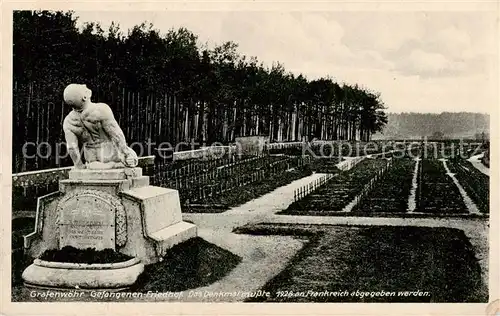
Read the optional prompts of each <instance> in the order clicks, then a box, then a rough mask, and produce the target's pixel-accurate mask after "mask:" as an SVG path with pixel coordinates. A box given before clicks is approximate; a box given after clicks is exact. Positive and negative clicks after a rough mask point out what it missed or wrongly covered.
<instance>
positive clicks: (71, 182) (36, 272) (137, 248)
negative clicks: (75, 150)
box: [23, 168, 197, 288]
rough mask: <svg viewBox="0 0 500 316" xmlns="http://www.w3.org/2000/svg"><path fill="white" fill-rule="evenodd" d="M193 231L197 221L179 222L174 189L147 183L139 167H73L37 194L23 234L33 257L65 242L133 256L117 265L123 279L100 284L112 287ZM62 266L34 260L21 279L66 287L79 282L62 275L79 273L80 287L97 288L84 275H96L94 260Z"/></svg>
mask: <svg viewBox="0 0 500 316" xmlns="http://www.w3.org/2000/svg"><path fill="white" fill-rule="evenodd" d="M196 235H197V230H196V226H194V225H193V224H190V223H187V222H183V221H182V214H181V206H180V201H179V195H178V192H177V191H176V190H172V189H166V188H161V187H155V186H151V185H149V177H147V176H143V175H142V169H141V168H124V169H109V170H87V169H82V170H78V169H73V170H71V171H70V172H69V178H68V179H67V180H61V181H60V183H59V191H58V192H54V193H51V194H48V195H46V196H43V197H40V198H38V205H37V214H36V224H35V231H34V232H33V233H31V234H29V235H27V236H25V238H24V246H25V250H26V252H27V253H28V254H29V255H30V256H31V257H34V258H37V257H39V256H40V255H41V254H42V253H43V252H44V251H45V250H48V249H61V248H62V247H64V246H67V245H69V246H73V247H76V248H80V249H85V248H88V247H90V248H95V249H96V250H102V249H106V248H111V249H114V250H116V251H118V252H120V253H123V254H125V255H128V256H131V257H133V258H134V260H136V261H134V264H133V265H132V266H127V267H125V268H124V267H121V268H120V269H121V270H119V271H120V273H122V274H124V275H125V276H124V277H123V278H121V280H122V281H120V282H118V281H116V282H115V281H114V279H113V280H111V279H110V280H108V281H106V282H105V283H103V284H104V285H105V286H106V287H107V288H112V287H113V284H114V283H113V282H115V283H116V284H115V285H116V287H124V286H126V285H127V284H129V283H130V284H129V285H131V284H133V282H135V280H136V279H137V277H138V276H139V274H140V273H142V270H143V265H144V264H150V263H155V262H158V261H160V260H161V258H162V257H163V256H164V254H165V252H166V251H167V250H168V249H169V248H171V247H172V246H174V245H176V244H178V243H180V242H183V241H185V240H187V239H189V238H192V237H195V236H196ZM37 262H38V263H37ZM60 265H61V264H60ZM62 265H63V266H64V267H62V266H57V267H55V266H53V265H51V264H43V262H42V263H41V261H40V260H38V261H35V263H34V264H33V265H32V266H30V267H28V268H27V269H26V270H25V272H24V273H23V278H24V280H25V281H26V282H27V283H29V284H30V285H37V284H38V285H43V286H56V287H57V286H59V287H66V286H68V285H71V286H73V285H78V284H77V283H78V282H80V281H75V280H67V279H65V277H64V276H65V275H66V276H71V275H75V273H77V274H78V273H81V275H82V276H84V275H88V277H86V278H80V279H82V281H81V282H80V283H82V282H83V280H85V279H86V281H85V282H83V283H82V284H81V286H80V287H82V286H83V287H85V286H90V285H92V284H93V285H95V286H97V287H99V284H100V283H99V281H98V280H89V279H88V278H92V276H95V277H97V276H99V275H100V274H99V273H97V272H96V271H94V270H96V269H94V268H95V267H99V265H90V266H93V267H84V266H83V265H76V266H75V265H74V264H73V266H72V265H71V264H69V265H68V264H66V265H65V264H62ZM136 265H140V267H137V266H136ZM51 269H52V270H53V269H58V271H59V272H63V271H66V272H65V273H62V274H61V273H57V271H55V270H54V271H52V270H51ZM78 269H81V270H82V271H80V272H78ZM105 269H110V268H109V267H107V268H105ZM48 270H51V271H52V272H50V271H48ZM83 270H86V271H83ZM97 270H99V269H98V268H97ZM75 271H76V272H75ZM89 271H90V272H89ZM117 271H118V270H117ZM127 273H131V274H132V275H126V274H127ZM50 276H52V277H50ZM63 279H64V280H63ZM37 280H38V281H37ZM123 280H128V281H126V282H125V281H123ZM75 282H76V283H75ZM125 283H127V284H125Z"/></svg>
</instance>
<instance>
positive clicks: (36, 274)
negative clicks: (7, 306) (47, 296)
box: [22, 258, 144, 290]
mask: <svg viewBox="0 0 500 316" xmlns="http://www.w3.org/2000/svg"><path fill="white" fill-rule="evenodd" d="M143 271H144V264H143V263H142V262H141V261H140V260H139V259H137V258H134V259H131V260H128V261H125V262H119V263H108V264H79V263H68V262H50V261H43V260H39V259H35V261H34V262H33V264H31V265H30V266H29V267H27V268H26V270H24V272H23V275H22V277H23V280H24V282H25V284H26V285H27V286H34V287H50V288H57V289H72V290H74V289H123V288H127V287H130V286H131V285H133V284H134V283H135V282H136V281H137V278H138V277H139V275H140V274H141V273H142V272H143Z"/></svg>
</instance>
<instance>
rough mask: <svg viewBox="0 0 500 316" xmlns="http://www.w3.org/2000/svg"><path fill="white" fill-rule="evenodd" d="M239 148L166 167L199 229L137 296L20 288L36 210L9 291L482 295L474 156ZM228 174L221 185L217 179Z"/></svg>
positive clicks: (18, 247) (145, 280)
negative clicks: (305, 153)
mask: <svg viewBox="0 0 500 316" xmlns="http://www.w3.org/2000/svg"><path fill="white" fill-rule="evenodd" d="M247 159H249V160H247V161H246V162H242V163H241V164H240V165H239V166H238V164H234V165H232V166H231V164H233V163H235V161H233V162H229V163H228V162H227V161H221V162H220V165H217V163H213V162H210V163H207V162H205V163H200V164H213V165H212V166H211V167H207V168H202V169H201V170H202V171H201V172H200V173H196V171H193V170H196V167H189V168H187V169H188V170H187V171H182V172H181V173H183V176H184V178H182V176H181V177H179V176H178V175H176V176H174V177H173V176H172V174H169V175H168V176H167V175H164V176H165V179H170V180H169V181H172V179H174V180H173V181H174V182H176V183H175V184H172V183H170V184H169V185H170V186H171V187H175V188H177V189H178V190H179V191H180V194H181V197H182V199H183V213H184V214H183V219H184V220H185V221H188V222H192V223H194V224H196V225H197V227H198V237H197V238H194V239H191V240H189V241H187V242H184V243H182V244H179V245H177V246H175V247H173V248H171V249H170V251H169V252H168V253H167V254H166V256H165V257H164V260H163V261H162V262H160V263H156V264H153V265H150V266H147V267H146V270H145V272H144V274H143V275H142V276H141V277H140V279H139V281H138V282H137V284H136V285H135V286H134V287H133V288H131V289H129V290H126V292H133V293H140V295H136V296H135V297H130V296H126V295H123V296H122V297H120V296H117V295H108V296H103V295H101V296H99V295H98V294H96V293H92V292H91V291H89V292H85V293H84V294H83V296H80V297H73V298H70V297H64V296H62V297H61V296H59V297H56V298H47V297H44V296H43V294H41V293H44V292H43V290H36V291H35V290H31V291H30V290H27V289H26V288H23V286H22V283H21V280H20V273H21V272H22V271H23V269H24V267H25V266H26V264H27V263H29V262H30V260H28V259H27V258H24V257H23V254H22V238H21V236H22V235H23V234H26V233H28V232H30V231H31V230H32V226H33V223H34V221H33V219H32V218H27V217H18V218H15V219H14V220H13V239H12V243H13V249H14V251H13V260H12V263H13V276H12V282H13V291H12V299H13V301H49V300H50V301H52V300H57V301H71V300H77V301H80V300H84V301H203V302H217V301H221V302H228V301H251V302H486V301H487V300H488V286H487V280H488V227H489V225H488V220H489V216H488V214H489V207H488V206H489V202H488V201H489V200H488V199H489V177H488V176H487V175H485V174H484V172H483V171H481V170H480V169H478V168H476V166H475V165H474V161H472V162H470V161H468V160H466V159H462V158H460V159H448V158H445V159H443V157H434V158H423V157H422V158H421V159H413V158H409V157H404V158H393V159H390V160H388V159H385V158H380V157H373V156H372V157H362V159H353V160H352V161H354V162H355V164H354V163H352V164H350V163H349V161H351V160H350V159H349V158H346V159H345V160H343V161H341V160H335V161H333V162H332V161H330V162H331V163H329V162H325V161H327V160H321V161H317V160H315V159H311V158H308V159H304V158H302V159H300V158H298V157H297V156H293V155H290V154H289V153H284V154H283V153H281V155H280V156H268V157H260V158H259V157H258V158H257V159H254V160H251V159H253V158H247ZM242 161H243V160H242ZM236 163H237V161H236ZM332 163H333V164H335V165H336V166H337V167H336V168H331V164H332ZM225 166H229V167H227V168H226V167H225ZM342 166H347V167H345V168H344V167H342ZM220 167H222V168H220ZM217 168H220V169H217ZM235 168H239V169H235ZM184 170H186V169H184ZM212 170H218V171H213V172H212ZM221 170H223V171H221ZM236 170H237V171H236ZM311 170H314V171H315V172H313V173H311ZM170 171H171V170H170ZM173 172H174V173H175V172H176V171H173ZM190 172H191V174H190ZM203 174H205V175H203ZM210 175H211V176H210ZM236 175H237V176H236ZM242 175H243V178H242ZM161 176H162V175H161V174H159V173H157V177H158V178H159V177H161ZM196 177H198V178H199V177H201V180H200V179H197V178H196ZM236 178H239V179H236ZM179 179H187V180H185V181H184V182H183V180H179ZM193 179H195V180H193ZM228 179H232V180H231V181H233V182H231V183H232V184H231V185H229V186H228V185H226V186H225V184H221V183H223V182H224V183H226V182H227V180H228ZM154 181H159V180H158V179H155V180H154ZM200 188H201V190H200ZM204 188H205V189H204ZM206 188H210V189H208V190H207V189H206ZM195 192H196V194H195ZM190 196H191V197H195V201H193V199H191V200H189V197H190ZM33 293H34V294H33ZM123 293H125V292H123ZM155 293H156V294H155ZM162 293H163V295H162ZM251 293H253V294H257V295H256V296H254V297H249V296H252V295H251ZM166 294H168V295H166Z"/></svg>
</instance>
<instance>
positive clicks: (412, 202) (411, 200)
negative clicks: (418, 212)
mask: <svg viewBox="0 0 500 316" xmlns="http://www.w3.org/2000/svg"><path fill="white" fill-rule="evenodd" d="M419 164H420V158H416V159H415V169H414V170H413V178H412V180H411V190H410V196H409V197H408V211H409V212H414V211H415V209H416V208H417V186H418V183H417V178H418V166H419Z"/></svg>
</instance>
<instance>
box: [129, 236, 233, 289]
mask: <svg viewBox="0 0 500 316" xmlns="http://www.w3.org/2000/svg"><path fill="white" fill-rule="evenodd" d="M240 262H241V258H240V257H239V256H237V255H234V254H232V253H231V252H229V251H227V250H225V249H222V248H220V247H218V246H216V245H214V244H211V243H209V242H207V241H205V240H204V239H202V238H200V237H196V238H192V239H190V240H188V241H186V242H183V243H181V244H178V245H176V246H174V247H172V248H171V249H170V250H168V252H167V254H166V255H165V257H164V258H163V261H162V262H158V263H155V264H151V265H148V266H146V268H145V270H144V273H143V274H142V275H141V276H140V277H139V280H138V281H137V283H136V284H135V285H134V287H133V290H134V291H138V292H147V291H153V292H154V291H158V292H168V291H170V292H177V291H184V290H188V289H194V288H197V287H202V286H206V285H209V284H212V283H214V282H216V281H218V280H220V279H222V278H223V277H224V276H225V275H227V274H228V273H229V272H230V271H231V270H232V269H234V268H235V267H236V266H237V265H238V264H239V263H240Z"/></svg>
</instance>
